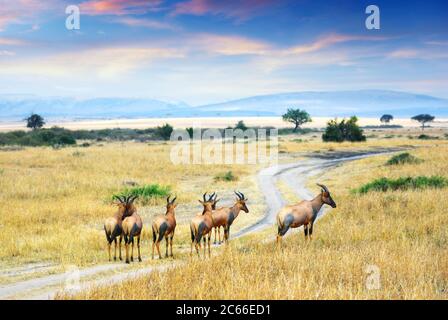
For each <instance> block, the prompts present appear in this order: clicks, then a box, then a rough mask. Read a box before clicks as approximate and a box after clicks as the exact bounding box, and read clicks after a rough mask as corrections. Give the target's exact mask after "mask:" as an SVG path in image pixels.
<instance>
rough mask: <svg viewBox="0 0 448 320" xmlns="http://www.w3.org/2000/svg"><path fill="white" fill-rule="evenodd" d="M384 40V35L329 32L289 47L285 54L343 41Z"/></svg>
mask: <svg viewBox="0 0 448 320" xmlns="http://www.w3.org/2000/svg"><path fill="white" fill-rule="evenodd" d="M381 40H386V38H384V37H377V36H357V35H344V34H330V35H326V36H324V37H321V38H319V39H317V40H316V41H314V42H312V43H309V44H305V45H298V46H295V47H292V48H289V49H288V50H287V51H285V53H287V54H303V53H310V52H315V51H319V50H322V49H325V48H327V47H330V46H332V45H335V44H338V43H344V42H349V41H381Z"/></svg>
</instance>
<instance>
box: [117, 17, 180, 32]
mask: <svg viewBox="0 0 448 320" xmlns="http://www.w3.org/2000/svg"><path fill="white" fill-rule="evenodd" d="M114 21H115V22H116V23H120V24H124V25H127V26H129V27H141V28H148V29H166V30H178V29H179V27H177V26H175V25H173V24H170V23H166V22H161V21H157V20H153V19H148V18H139V19H138V18H133V17H123V18H118V19H116V20H114Z"/></svg>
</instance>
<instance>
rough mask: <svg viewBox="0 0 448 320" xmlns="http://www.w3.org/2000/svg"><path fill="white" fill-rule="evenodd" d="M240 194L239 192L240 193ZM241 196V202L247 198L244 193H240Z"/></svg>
mask: <svg viewBox="0 0 448 320" xmlns="http://www.w3.org/2000/svg"><path fill="white" fill-rule="evenodd" d="M238 192H239V191H238ZM240 194H241V200H244V199H245V198H246V196H245V195H244V193H242V192H240Z"/></svg>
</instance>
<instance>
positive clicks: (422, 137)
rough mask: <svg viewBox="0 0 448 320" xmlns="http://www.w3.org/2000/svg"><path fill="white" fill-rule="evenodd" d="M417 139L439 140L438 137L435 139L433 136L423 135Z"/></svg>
mask: <svg viewBox="0 0 448 320" xmlns="http://www.w3.org/2000/svg"><path fill="white" fill-rule="evenodd" d="M417 139H420V140H437V139H439V138H438V137H433V136H428V135H427V134H421V135H419V136H418V137H417Z"/></svg>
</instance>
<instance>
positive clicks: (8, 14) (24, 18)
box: [0, 0, 54, 31]
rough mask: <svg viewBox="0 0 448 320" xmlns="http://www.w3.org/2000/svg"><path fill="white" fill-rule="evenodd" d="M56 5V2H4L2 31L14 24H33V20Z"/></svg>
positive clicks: (2, 6)
mask: <svg viewBox="0 0 448 320" xmlns="http://www.w3.org/2000/svg"><path fill="white" fill-rule="evenodd" d="M53 4H54V0H48V1H39V0H16V1H2V3H1V6H0V31H2V30H3V29H4V28H5V27H6V26H7V25H9V24H12V23H20V24H26V23H33V21H32V20H33V19H35V17H36V16H37V15H38V14H40V13H42V12H43V11H45V10H48V9H49V8H50V7H51V6H52V5H53Z"/></svg>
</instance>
